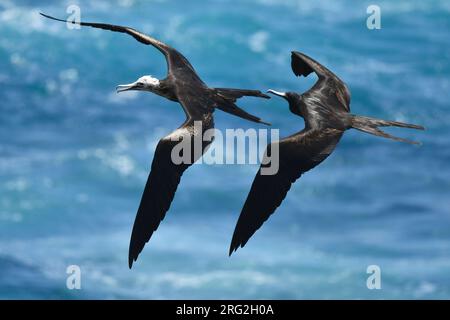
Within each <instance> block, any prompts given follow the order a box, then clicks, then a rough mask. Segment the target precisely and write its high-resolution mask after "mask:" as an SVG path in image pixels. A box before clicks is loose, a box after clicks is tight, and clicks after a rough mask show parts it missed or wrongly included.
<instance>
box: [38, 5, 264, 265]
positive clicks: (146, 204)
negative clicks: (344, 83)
mask: <svg viewBox="0 0 450 320" xmlns="http://www.w3.org/2000/svg"><path fill="white" fill-rule="evenodd" d="M41 15H42V16H44V17H46V18H49V19H52V20H56V21H62V22H66V23H67V22H68V21H66V20H62V19H57V18H54V17H51V16H48V15H45V14H42V13H41ZM69 23H73V24H79V25H81V26H88V27H93V28H100V29H104V30H110V31H114V32H121V33H126V34H128V35H130V36H132V37H133V38H135V39H136V40H137V41H139V42H140V43H143V44H146V45H151V46H153V47H155V48H156V49H158V50H159V51H160V52H161V53H162V54H163V55H164V57H165V58H166V62H167V77H166V78H165V79H162V80H160V81H159V80H157V79H153V78H151V79H150V81H153V82H150V83H146V82H145V81H140V79H139V80H138V81H136V82H135V83H132V84H130V85H121V86H119V87H118V91H119V89H120V91H125V90H143V91H151V92H153V93H156V94H158V95H160V96H163V97H165V98H167V99H169V100H171V101H175V102H178V103H180V105H181V106H182V108H183V110H184V112H185V113H186V121H185V122H184V123H183V124H182V125H181V126H180V127H179V128H178V129H177V130H175V131H174V132H172V133H170V134H169V135H168V136H166V137H164V138H162V139H161V140H160V141H159V143H158V145H157V147H156V150H155V155H154V158H153V162H152V166H151V172H150V175H149V177H148V180H147V184H146V186H145V189H144V193H143V195H142V199H141V203H140V205H139V209H138V212H137V215H136V219H135V222H134V225H133V231H132V234H131V240H130V248H129V256H128V261H129V267H130V268H131V267H132V265H133V262H134V261H136V259H137V258H138V256H139V254H140V252H141V251H142V249H143V248H144V246H145V244H146V242H148V241H149V240H150V238H151V236H152V234H153V232H154V231H155V230H156V229H157V228H158V226H159V224H160V222H161V221H162V219H164V216H165V214H166V212H167V211H168V210H169V207H170V204H171V202H172V200H173V198H174V196H175V192H176V190H177V187H178V184H179V182H180V179H181V176H182V174H183V172H184V171H185V170H186V169H187V168H188V167H189V166H190V165H191V164H193V163H194V162H195V161H196V160H198V159H199V158H200V157H201V156H202V154H203V153H204V152H205V150H206V149H207V147H208V145H209V144H210V142H203V139H201V138H200V139H199V140H200V141H202V143H203V145H202V150H201V151H202V153H201V154H194V140H195V137H197V136H199V135H201V137H203V132H204V131H206V130H207V129H211V128H213V127H214V121H213V112H214V110H215V109H216V108H217V109H220V110H222V111H225V112H228V113H230V114H233V115H235V116H238V117H241V118H243V119H246V120H250V121H253V122H257V123H264V124H268V123H266V122H263V121H262V120H261V119H260V118H258V117H256V116H254V115H251V114H249V113H247V112H246V111H244V110H242V109H241V108H239V107H238V106H237V105H236V104H235V102H236V100H237V99H239V98H241V97H244V96H252V97H260V98H266V99H268V98H269V96H267V95H265V94H263V93H261V92H260V91H259V90H245V89H229V88H209V87H208V86H207V85H206V84H205V83H204V82H203V81H202V80H201V79H200V77H199V76H198V75H197V73H196V72H195V70H194V68H193V67H192V65H191V64H190V63H189V61H188V60H187V59H186V58H185V57H184V56H183V55H182V54H181V53H180V52H178V51H177V50H176V49H174V48H172V47H170V46H168V45H167V44H165V43H163V42H161V41H158V40H156V39H154V38H152V37H150V36H148V35H145V34H143V33H141V32H139V31H137V30H134V29H132V28H128V27H122V26H116V25H111V24H104V23H89V22H79V23H78V22H75V21H69ZM144 78H145V77H144ZM141 79H142V78H141ZM197 121H198V122H201V124H202V130H200V131H199V130H194V122H197ZM182 138H188V139H190V141H191V157H190V161H189V162H187V163H181V164H175V163H173V161H172V159H171V152H172V150H173V147H174V146H175V145H176V144H177V143H178V141H179V140H180V139H182Z"/></svg>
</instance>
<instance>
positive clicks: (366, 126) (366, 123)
mask: <svg viewBox="0 0 450 320" xmlns="http://www.w3.org/2000/svg"><path fill="white" fill-rule="evenodd" d="M351 126H352V128H355V129H357V130H360V131H363V132H366V133H370V134H373V135H375V136H379V137H383V138H388V139H392V140H395V141H401V142H406V143H411V144H420V142H416V141H411V140H407V139H403V138H399V137H395V136H393V135H390V134H388V133H386V132H384V131H382V130H381V129H380V128H379V127H400V128H410V129H417V130H425V128H424V127H422V126H418V125H415V124H408V123H403V122H397V121H387V120H381V119H375V118H369V117H363V116H356V115H352V124H351Z"/></svg>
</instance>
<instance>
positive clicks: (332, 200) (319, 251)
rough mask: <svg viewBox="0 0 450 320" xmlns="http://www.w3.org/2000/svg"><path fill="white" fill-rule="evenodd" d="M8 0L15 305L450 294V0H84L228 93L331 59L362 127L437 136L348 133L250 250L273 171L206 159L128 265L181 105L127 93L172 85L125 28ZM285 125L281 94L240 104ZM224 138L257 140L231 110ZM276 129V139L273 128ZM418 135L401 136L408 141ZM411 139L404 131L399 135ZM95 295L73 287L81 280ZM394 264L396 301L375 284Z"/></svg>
mask: <svg viewBox="0 0 450 320" xmlns="http://www.w3.org/2000/svg"><path fill="white" fill-rule="evenodd" d="M40 3H41V4H40V5H37V4H36V2H34V1H5V0H1V1H0V33H1V37H0V298H33V299H34V298H61V299H77V298H102V299H103V298H153V299H167V298H169V299H172V298H194V299H195V298H251V299H253V298H254V299H262V298H274V299H279V298H285V299H301V298H374V299H379V298H385V299H389V298H450V272H449V271H450V197H449V193H450V171H449V163H450V143H449V136H450V129H449V128H450V112H449V111H450V110H449V100H450V79H449V75H450V63H449V61H450V43H449V39H450V29H449V28H450V4H449V2H448V1H444V0H442V1H395V2H393V1H378V2H377V3H378V5H379V6H380V8H381V10H382V11H381V12H382V29H381V30H375V31H370V30H368V29H367V27H366V18H367V16H368V15H367V13H366V9H367V6H368V5H369V4H371V2H367V1H347V0H339V1H325V0H324V1H296V0H280V1H275V0H243V1H226V0H215V1H200V0H196V1H171V0H166V1H164V0H159V1H156V0H155V1H133V0H120V1H75V3H77V4H78V5H79V6H80V7H81V10H82V11H81V13H82V18H83V19H84V20H88V21H99V22H110V23H115V24H122V25H129V26H132V27H135V28H137V29H139V30H142V31H145V32H148V33H150V34H152V35H153V36H155V37H157V38H159V39H161V40H163V41H166V42H167V43H169V44H171V45H173V46H175V47H176V48H178V49H179V50H180V51H182V52H183V53H184V54H185V55H186V56H187V57H188V58H189V59H190V61H191V62H192V64H193V65H194V66H195V67H196V69H197V71H198V73H199V74H200V75H201V76H202V78H203V79H204V80H205V82H207V83H208V84H210V85H211V86H217V87H227V86H228V87H248V88H258V89H262V90H265V89H268V88H273V89H275V90H277V89H278V90H288V89H290V90H298V91H303V90H306V89H307V88H308V87H310V86H311V85H312V84H313V83H314V81H315V79H314V77H312V76H311V77H310V79H309V78H308V79H303V78H301V79H299V78H296V77H294V75H293V74H292V72H291V70H290V51H291V50H299V51H302V52H305V53H307V54H309V55H311V56H313V57H315V58H316V59H317V60H319V61H321V62H322V63H324V64H325V65H327V66H328V67H329V68H331V69H332V70H333V71H335V72H336V73H337V74H338V75H339V76H340V77H341V78H342V79H344V80H345V81H346V83H347V84H348V85H349V87H350V89H351V91H352V105H351V106H352V110H353V111H354V112H355V113H359V114H365V115H371V116H376V117H381V118H389V119H395V120H400V121H407V122H412V123H419V124H423V125H424V126H426V127H427V131H426V132H412V131H408V130H404V131H402V130H397V131H395V133H396V134H399V135H402V136H404V137H407V138H411V139H415V140H420V141H422V142H423V145H422V146H421V147H415V146H410V145H406V144H400V143H397V142H392V141H388V140H385V139H380V138H375V137H372V136H368V135H365V134H362V133H359V132H353V131H352V132H348V133H346V134H345V137H344V138H343V139H342V141H341V143H340V144H339V146H338V148H337V149H336V151H335V152H334V153H333V155H332V156H331V157H330V158H328V159H327V160H326V161H325V162H324V163H323V164H322V165H321V166H319V167H318V168H316V169H315V170H313V171H311V172H309V173H308V174H306V175H304V176H303V177H302V178H301V180H299V181H298V182H297V183H296V184H295V186H294V187H293V188H292V189H291V192H290V193H289V195H288V197H287V198H286V200H285V201H284V203H283V205H282V207H280V208H279V210H278V211H277V212H276V214H275V215H273V216H272V217H271V218H270V220H269V221H268V223H266V224H265V225H264V227H263V228H262V229H261V230H259V231H258V232H257V233H256V234H255V236H254V237H253V238H252V239H251V240H250V242H249V243H248V245H247V246H246V247H245V248H244V249H240V250H239V251H238V252H237V253H236V254H235V255H233V256H232V257H231V258H228V255H227V253H228V245H229V242H230V239H231V234H232V232H233V228H234V225H235V222H236V220H237V217H238V215H239V212H240V209H241V206H242V204H243V202H244V200H245V198H246V195H247V192H248V190H249V188H250V185H251V182H252V180H253V177H254V174H255V172H256V170H257V167H256V166H244V165H229V166H219V165H215V166H208V165H196V166H193V167H192V168H190V170H188V171H187V172H186V173H185V175H184V176H183V180H182V183H181V185H180V187H179V189H178V192H177V195H176V198H175V201H174V202H173V204H172V207H171V209H170V212H169V213H168V214H167V217H166V219H165V220H164V222H163V223H162V224H161V226H160V228H159V229H158V231H157V232H156V233H155V235H154V237H153V238H152V241H151V242H150V243H149V244H148V245H147V246H146V248H145V250H144V251H143V253H142V254H141V256H140V258H139V260H138V262H137V263H136V264H135V266H134V267H133V269H132V270H131V271H130V270H129V269H128V266H127V254H128V242H129V237H130V231H131V226H132V223H133V220H134V216H135V212H136V209H137V206H138V203H139V200H140V197H141V192H142V190H143V187H144V184H145V181H146V178H147V174H148V170H149V167H150V163H151V159H152V157H153V152H154V147H155V144H156V143H157V141H158V140H159V138H161V137H162V136H164V135H166V134H167V133H169V132H170V131H171V130H173V129H174V128H176V127H177V126H178V125H179V124H180V123H181V122H182V121H183V120H184V119H183V117H184V115H183V112H182V110H181V108H179V106H178V105H177V104H174V103H172V102H169V101H166V100H164V99H162V98H160V97H157V96H155V95H152V94H148V93H128V94H127V93H125V94H121V95H117V94H116V93H115V87H116V85H118V84H121V83H129V82H132V81H134V80H135V79H137V78H138V77H140V76H142V75H144V74H152V75H154V76H157V77H160V78H162V77H164V75H165V62H164V59H163V57H162V56H161V54H160V53H159V52H157V51H156V50H155V49H153V48H151V47H145V46H143V45H141V44H139V43H138V42H136V41H135V40H134V39H132V38H130V37H127V36H125V35H122V34H116V33H111V32H106V31H103V30H93V29H89V28H83V29H81V30H75V31H73V30H68V29H66V28H65V26H64V24H61V23H56V22H53V21H49V20H44V19H43V18H41V17H40V16H39V14H38V13H39V11H43V12H46V13H49V14H53V15H56V16H60V17H65V16H66V8H67V6H68V5H70V4H72V3H73V2H72V1H58V2H57V1H41V2H40ZM240 105H241V106H243V107H245V109H246V110H248V111H249V112H251V113H254V114H257V115H259V116H261V117H262V118H264V119H265V120H267V121H270V122H271V123H272V124H273V127H274V128H280V134H281V135H282V136H285V135H288V134H291V133H293V132H296V131H298V130H300V129H301V128H302V126H303V122H302V120H301V119H300V118H298V117H294V116H293V115H292V114H290V113H289V110H288V108H287V105H286V104H285V103H284V102H283V101H282V100H280V99H276V98H274V99H272V100H270V101H262V100H257V99H246V100H243V101H242V102H241V103H240ZM216 125H217V127H218V128H219V129H226V128H249V127H254V125H253V124H251V123H246V122H244V121H243V120H241V119H238V118H234V117H231V116H229V115H227V114H224V113H222V112H220V111H218V112H216ZM258 128H264V127H263V126H261V127H259V126H258ZM400 131H401V132H400ZM392 132H394V131H392ZM71 264H76V265H79V266H80V267H81V270H82V290H79V291H69V290H67V289H66V276H67V275H66V273H65V271H66V267H67V266H68V265H71ZM372 264H376V265H379V266H380V268H381V270H382V289H381V290H368V289H367V287H366V279H367V276H368V275H367V274H366V268H367V266H368V265H372Z"/></svg>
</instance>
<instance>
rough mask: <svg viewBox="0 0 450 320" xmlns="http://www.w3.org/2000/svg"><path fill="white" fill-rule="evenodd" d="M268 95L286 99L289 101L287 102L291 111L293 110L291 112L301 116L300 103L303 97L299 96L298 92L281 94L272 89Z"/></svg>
mask: <svg viewBox="0 0 450 320" xmlns="http://www.w3.org/2000/svg"><path fill="white" fill-rule="evenodd" d="M267 93H271V94H274V95H276V96H279V97H282V98H284V99H286V100H287V102H288V103H289V109H290V110H291V112H293V113H296V114H299V112H300V101H301V99H302V96H301V95H299V94H298V93H296V92H289V91H288V92H280V91H275V90H272V89H269V90H267Z"/></svg>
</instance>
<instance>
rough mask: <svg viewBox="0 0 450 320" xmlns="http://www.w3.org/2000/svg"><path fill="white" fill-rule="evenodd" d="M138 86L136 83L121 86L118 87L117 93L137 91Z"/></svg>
mask: <svg viewBox="0 0 450 320" xmlns="http://www.w3.org/2000/svg"><path fill="white" fill-rule="evenodd" d="M137 88H138V87H137V85H136V82H133V83H129V84H120V85H118V86H117V87H116V91H117V93H119V92H123V91H128V90H137Z"/></svg>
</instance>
